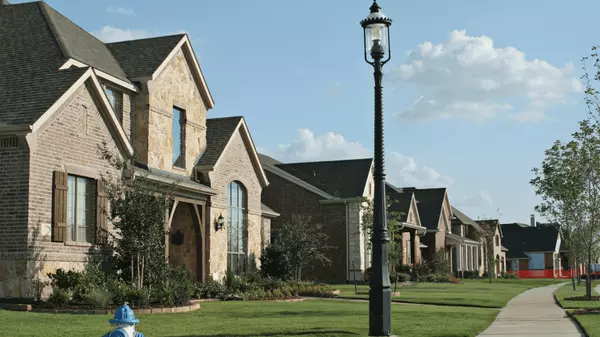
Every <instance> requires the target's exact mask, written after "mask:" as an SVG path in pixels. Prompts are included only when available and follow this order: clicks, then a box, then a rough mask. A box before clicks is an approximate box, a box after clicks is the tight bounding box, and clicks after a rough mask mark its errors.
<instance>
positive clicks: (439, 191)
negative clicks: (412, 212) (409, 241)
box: [402, 187, 448, 230]
mask: <svg viewBox="0 0 600 337" xmlns="http://www.w3.org/2000/svg"><path fill="white" fill-rule="evenodd" d="M402 190H403V191H412V192H414V194H415V198H416V200H417V207H418V209H419V217H420V218H421V222H422V226H423V227H427V229H435V230H437V229H439V224H440V219H441V216H442V209H443V208H444V203H447V202H448V200H447V195H446V188H445V187H442V188H424V189H417V188H414V187H405V188H404V187H403V188H402Z"/></svg>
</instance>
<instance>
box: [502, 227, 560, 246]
mask: <svg viewBox="0 0 600 337" xmlns="http://www.w3.org/2000/svg"><path fill="white" fill-rule="evenodd" d="M500 226H501V230H502V233H503V237H502V245H503V246H505V247H506V248H508V250H509V251H510V252H513V253H515V254H516V253H519V252H520V253H528V252H553V251H554V250H555V249H556V245H557V241H558V238H559V233H558V229H556V228H555V227H530V226H524V225H522V224H517V223H511V224H501V225H500Z"/></svg>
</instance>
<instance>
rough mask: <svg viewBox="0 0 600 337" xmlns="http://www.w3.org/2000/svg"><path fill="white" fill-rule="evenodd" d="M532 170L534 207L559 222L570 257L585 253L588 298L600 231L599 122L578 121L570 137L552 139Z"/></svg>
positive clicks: (589, 296)
mask: <svg viewBox="0 0 600 337" xmlns="http://www.w3.org/2000/svg"><path fill="white" fill-rule="evenodd" d="M533 172H534V174H535V177H534V179H533V180H532V181H531V184H532V185H533V186H534V187H535V188H536V193H537V194H538V195H540V196H541V197H542V203H541V204H540V205H538V207H537V209H538V210H539V211H540V212H541V213H542V214H544V215H545V216H547V217H549V218H550V219H554V220H555V221H556V222H558V223H559V224H560V227H561V233H563V234H564V235H565V236H566V237H567V238H568V239H569V248H570V255H571V256H572V258H573V260H577V257H579V256H580V255H581V253H583V254H584V255H585V262H586V264H587V268H586V269H587V283H586V296H587V297H588V298H589V299H591V278H590V267H591V263H592V260H593V258H594V257H595V256H596V255H597V249H598V243H599V241H598V237H599V233H600V219H598V215H600V213H599V207H600V126H599V125H598V124H597V123H594V122H593V121H592V120H584V121H581V122H580V123H579V131H577V132H575V133H574V134H573V139H572V140H571V141H569V142H568V143H562V142H560V141H557V142H555V143H554V145H553V146H552V148H550V149H549V150H548V151H546V158H545V160H544V161H543V162H542V167H541V168H540V169H534V171H533ZM573 283H574V280H573Z"/></svg>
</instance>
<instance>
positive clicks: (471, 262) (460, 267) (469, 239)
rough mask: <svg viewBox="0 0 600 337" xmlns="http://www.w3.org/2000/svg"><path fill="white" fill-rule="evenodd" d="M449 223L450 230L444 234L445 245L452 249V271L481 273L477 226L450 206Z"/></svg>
mask: <svg viewBox="0 0 600 337" xmlns="http://www.w3.org/2000/svg"><path fill="white" fill-rule="evenodd" d="M451 209H452V218H451V220H450V223H451V225H452V228H451V229H452V230H451V232H450V233H446V245H448V246H450V247H451V249H452V259H451V260H452V261H451V262H452V270H453V271H454V272H455V273H457V274H459V275H460V274H462V272H465V271H468V272H474V271H476V272H478V273H479V272H481V265H482V263H481V262H482V247H481V240H480V239H479V237H478V233H477V231H479V230H480V229H479V225H478V224H477V222H475V221H473V219H471V218H469V217H468V216H467V215H466V214H464V213H463V212H461V211H459V210H458V209H457V208H456V207H454V206H452V207H451Z"/></svg>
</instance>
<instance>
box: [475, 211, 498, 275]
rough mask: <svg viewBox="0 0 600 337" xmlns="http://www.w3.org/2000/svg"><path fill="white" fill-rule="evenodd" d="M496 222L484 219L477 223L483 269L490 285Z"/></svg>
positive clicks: (492, 271)
mask: <svg viewBox="0 0 600 337" xmlns="http://www.w3.org/2000/svg"><path fill="white" fill-rule="evenodd" d="M497 222H498V220H492V219H485V220H480V221H478V224H479V228H478V230H477V236H478V237H479V240H480V241H481V244H482V247H481V248H482V249H483V262H484V269H485V271H486V273H487V275H488V278H489V280H490V283H492V279H493V278H494V274H495V269H496V257H495V256H494V239H495V237H496V226H497V225H498V224H497Z"/></svg>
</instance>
